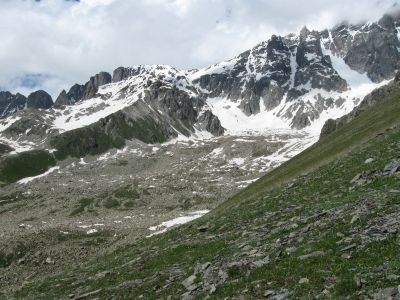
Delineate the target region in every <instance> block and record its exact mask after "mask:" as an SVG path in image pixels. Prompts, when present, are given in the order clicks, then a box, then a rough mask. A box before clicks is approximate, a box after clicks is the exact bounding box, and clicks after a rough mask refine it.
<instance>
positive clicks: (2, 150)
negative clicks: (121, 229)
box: [0, 143, 14, 156]
mask: <svg viewBox="0 0 400 300" xmlns="http://www.w3.org/2000/svg"><path fill="white" fill-rule="evenodd" d="M13 150H14V149H13V148H11V147H10V146H8V145H5V144H2V143H0V156H2V155H3V154H6V153H9V152H11V151H13Z"/></svg>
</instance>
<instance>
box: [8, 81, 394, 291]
mask: <svg viewBox="0 0 400 300" xmlns="http://www.w3.org/2000/svg"><path fill="white" fill-rule="evenodd" d="M396 84H399V83H398V82H397V83H396ZM399 112H400V93H399V92H398V91H394V92H392V93H390V94H387V95H386V97H385V99H382V100H381V101H376V104H375V105H374V106H372V107H370V108H368V109H365V110H364V111H362V112H360V113H359V114H358V115H357V116H355V117H354V118H353V119H352V120H351V121H350V122H348V123H347V124H344V125H343V126H341V127H340V128H338V129H337V130H336V131H334V132H333V133H332V134H330V135H328V136H326V137H325V138H323V139H321V140H320V141H319V142H318V143H316V144H314V145H313V146H312V147H310V148H309V149H307V150H306V151H304V152H302V153H301V154H299V155H297V156H296V157H294V158H293V159H291V160H289V161H288V162H286V163H284V164H283V165H281V166H280V167H278V168H276V169H275V170H273V171H272V172H270V173H268V174H267V175H266V176H264V177H263V178H261V179H260V180H258V181H256V182H255V183H253V184H251V185H250V186H249V187H248V188H246V189H244V190H243V191H242V192H239V193H238V194H236V195H235V196H233V197H232V198H231V199H229V200H228V201H227V202H225V203H224V204H222V205H221V206H220V207H219V208H218V209H216V210H214V211H212V212H211V213H209V214H208V215H206V216H205V217H203V218H201V219H199V220H197V221H195V222H193V223H190V224H189V225H185V226H182V227H179V228H177V229H174V230H172V231H170V232H167V233H165V234H161V235H155V236H152V237H150V238H148V239H146V240H144V241H138V242H137V243H135V244H133V245H129V246H127V247H124V248H122V249H118V250H117V251H114V252H112V253H110V254H108V255H106V256H105V257H104V258H103V259H101V260H96V261H90V262H87V263H85V264H84V265H82V266H79V267H77V268H75V269H74V268H71V269H69V270H63V271H61V273H60V274H59V275H58V276H55V277H51V278H46V279H44V280H41V281H40V280H39V281H34V282H31V283H29V281H30V280H31V279H29V278H28V279H27V282H26V283H25V286H24V287H23V288H22V289H21V290H20V291H18V292H17V293H16V294H15V296H17V297H21V298H24V297H25V298H41V299H53V298H75V299H82V298H88V297H96V298H107V297H117V298H145V299H155V298H170V299H171V298H172V299H173V298H184V299H192V298H199V299H202V298H204V297H208V298H210V299H221V298H223V297H230V298H234V299H241V298H243V297H245V298H261V297H266V298H271V299H287V298H289V299H298V298H324V297H327V298H331V299H342V298H346V297H347V298H350V299H359V298H361V299H363V298H364V299H390V298H388V297H399V294H400V292H399V290H398V287H397V286H398V285H399V284H400V265H399V253H400V243H399V238H400V236H399V232H400V222H399V217H400V197H399V195H400V181H399V176H400V172H399V171H400V161H399V160H398V159H399V154H398V153H399V150H400V144H399V139H400V119H399V117H398V116H399ZM64 238H65V239H68V236H65V237H64ZM98 243H99V245H101V242H100V241H99V242H98ZM21 252H22V253H23V250H21ZM26 260H30V258H29V256H27V257H26Z"/></svg>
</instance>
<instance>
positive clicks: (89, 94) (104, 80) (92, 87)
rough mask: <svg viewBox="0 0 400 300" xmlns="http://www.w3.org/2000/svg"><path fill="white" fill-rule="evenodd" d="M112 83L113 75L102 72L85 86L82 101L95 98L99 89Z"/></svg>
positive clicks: (91, 78)
mask: <svg viewBox="0 0 400 300" xmlns="http://www.w3.org/2000/svg"><path fill="white" fill-rule="evenodd" d="M109 83H111V75H110V74H109V73H107V72H100V73H99V74H96V75H95V76H93V77H90V80H89V82H87V83H86V84H85V92H84V93H83V97H82V99H83V100H85V99H90V98H93V97H94V96H95V95H96V94H97V91H98V90H99V87H100V86H102V85H106V84H109Z"/></svg>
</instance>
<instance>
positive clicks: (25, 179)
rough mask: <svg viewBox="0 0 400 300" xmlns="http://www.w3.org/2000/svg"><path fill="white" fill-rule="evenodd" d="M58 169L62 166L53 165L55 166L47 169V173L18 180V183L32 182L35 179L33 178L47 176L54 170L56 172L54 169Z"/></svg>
mask: <svg viewBox="0 0 400 300" xmlns="http://www.w3.org/2000/svg"><path fill="white" fill-rule="evenodd" d="M58 169H60V167H53V168H50V169H48V170H47V172H45V173H43V174H40V175H37V176H33V177H27V178H24V179H21V180H20V181H18V183H19V184H27V183H28V182H31V181H33V180H35V179H38V178H42V177H45V176H47V175H49V174H50V173H52V172H54V171H56V170H58Z"/></svg>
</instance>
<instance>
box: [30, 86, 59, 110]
mask: <svg viewBox="0 0 400 300" xmlns="http://www.w3.org/2000/svg"><path fill="white" fill-rule="evenodd" d="M52 106H53V99H52V98H51V96H50V95H49V94H48V93H46V92H45V91H43V90H39V91H36V92H33V93H31V94H30V95H29V96H28V99H27V101H26V107H27V108H34V109H49V108H51V107H52Z"/></svg>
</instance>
